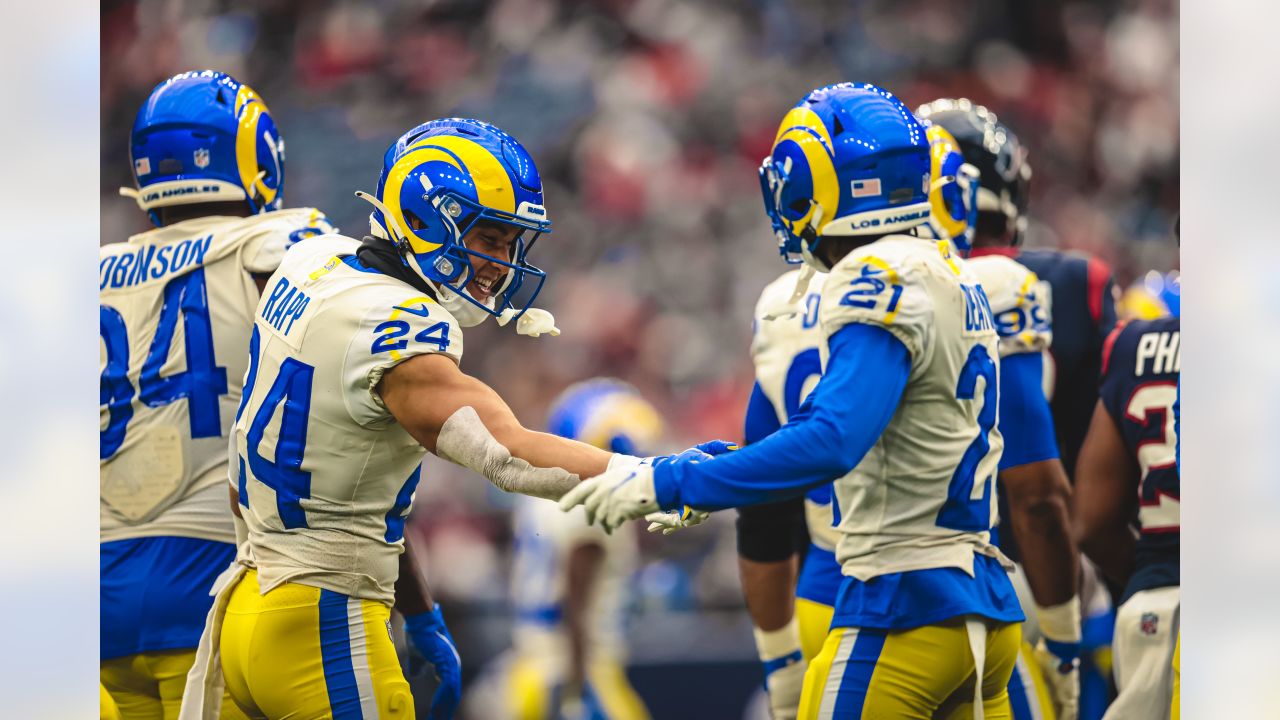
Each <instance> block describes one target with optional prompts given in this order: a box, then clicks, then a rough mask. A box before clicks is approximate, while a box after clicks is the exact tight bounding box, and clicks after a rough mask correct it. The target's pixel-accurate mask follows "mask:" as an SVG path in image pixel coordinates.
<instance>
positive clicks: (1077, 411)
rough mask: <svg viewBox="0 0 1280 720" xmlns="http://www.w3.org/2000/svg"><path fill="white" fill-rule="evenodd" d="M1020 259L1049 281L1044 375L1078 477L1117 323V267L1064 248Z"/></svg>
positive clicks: (1068, 461) (1064, 453)
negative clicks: (1105, 348) (1106, 346)
mask: <svg viewBox="0 0 1280 720" xmlns="http://www.w3.org/2000/svg"><path fill="white" fill-rule="evenodd" d="M1014 259H1016V260H1017V261H1018V262H1020V263H1022V264H1023V265H1025V266H1027V269H1029V270H1031V272H1033V273H1035V274H1036V275H1037V276H1038V277H1039V278H1040V279H1041V280H1043V281H1045V282H1047V283H1049V288H1050V292H1049V295H1050V297H1049V314H1050V316H1051V317H1052V318H1053V346H1052V347H1051V348H1050V349H1049V353H1050V355H1051V357H1052V362H1051V363H1049V362H1047V363H1045V369H1044V374H1045V378H1046V379H1047V380H1048V381H1049V382H1050V383H1051V385H1050V388H1051V389H1052V395H1050V397H1049V406H1050V408H1051V409H1052V410H1053V423H1054V430H1055V432H1056V433H1057V435H1058V451H1059V453H1060V457H1061V459H1062V465H1063V467H1065V468H1066V470H1067V476H1068V477H1070V478H1074V477H1075V470H1076V456H1077V455H1079V454H1080V446H1081V445H1082V444H1083V443H1084V436H1085V433H1086V432H1088V430H1089V421H1090V419H1091V418H1092V417H1093V407H1094V405H1096V404H1097V398H1098V378H1099V377H1100V376H1101V374H1102V345H1103V343H1104V342H1105V341H1106V338H1107V335H1109V334H1110V333H1111V330H1112V328H1114V327H1115V324H1116V307H1115V283H1114V282H1113V280H1112V278H1111V268H1109V267H1107V265H1106V263H1104V262H1102V261H1101V260H1099V259H1097V258H1095V257H1092V256H1089V255H1085V254H1083V253H1069V252H1063V251H1061V250H1024V251H1022V252H1020V253H1019V254H1017V255H1015V256H1014Z"/></svg>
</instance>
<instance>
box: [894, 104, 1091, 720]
mask: <svg viewBox="0 0 1280 720" xmlns="http://www.w3.org/2000/svg"><path fill="white" fill-rule="evenodd" d="M916 113H917V114H918V115H919V116H920V117H922V118H924V119H925V120H926V121H927V122H929V123H931V124H934V125H938V126H941V127H944V128H946V129H947V130H948V131H949V132H950V133H951V134H952V136H953V137H955V139H956V140H957V142H958V144H959V145H960V148H961V152H963V153H964V156H965V159H966V160H967V161H968V162H970V163H971V164H973V165H974V166H975V167H977V168H978V169H979V171H980V175H981V177H980V187H979V189H978V196H977V204H978V218H977V224H976V228H975V233H974V235H973V249H972V251H971V252H970V259H971V260H974V261H977V264H976V267H978V268H981V267H982V265H981V263H983V262H987V261H985V260H978V259H979V258H985V257H989V256H1005V257H1007V258H1011V259H1014V260H1016V261H1017V262H1018V264H1020V265H1021V266H1023V267H1025V268H1026V269H1027V270H1030V271H1031V272H1032V274H1033V275H1034V276H1035V277H1036V280H1035V281H1033V282H1032V283H1031V284H1030V285H1028V288H1027V290H1028V292H1030V293H1031V294H1033V295H1034V296H1036V297H1037V300H1038V302H1039V305H1040V307H1041V308H1042V309H1043V311H1044V314H1045V316H1046V317H1047V316H1048V315H1052V322H1051V330H1052V345H1051V346H1050V347H1049V348H1048V352H1044V353H1041V354H1042V356H1043V358H1044V367H1043V374H1044V377H1045V383H1044V384H1045V388H1046V392H1047V394H1048V395H1049V398H1050V408H1051V410H1052V412H1053V423H1054V429H1055V432H1056V435H1057V445H1058V458H1059V460H1060V461H1061V463H1062V466H1063V469H1064V470H1065V471H1066V473H1067V479H1068V481H1070V479H1071V477H1072V471H1073V468H1074V467H1075V459H1076V455H1077V453H1078V452H1079V448H1080V443H1081V441H1082V440H1083V438H1084V434H1085V431H1086V429H1087V426H1088V422H1089V420H1088V418H1089V416H1090V413H1091V412H1092V406H1093V403H1094V401H1095V400H1096V399H1097V384H1098V373H1099V368H1100V357H1101V348H1102V344H1103V341H1104V340H1105V338H1106V336H1107V333H1109V332H1110V330H1111V328H1112V327H1114V325H1115V321H1116V311H1115V295H1116V292H1115V286H1114V283H1113V282H1112V279H1111V271H1110V269H1109V268H1108V267H1107V266H1106V265H1105V264H1104V263H1102V262H1101V261H1100V260H1098V259H1097V258H1093V257H1090V256H1088V255H1085V254H1083V253H1074V252H1073V253H1067V252H1062V251H1058V250H1023V249H1022V248H1021V247H1020V244H1021V242H1022V239H1023V236H1024V235H1025V228H1026V225H1027V223H1028V217H1027V206H1028V201H1029V197H1030V196H1029V189H1030V181H1031V166H1030V164H1029V162H1028V160H1027V152H1026V148H1025V146H1023V145H1022V144H1021V142H1020V141H1019V139H1018V137H1017V135H1016V134H1015V133H1014V132H1013V130H1012V129H1010V128H1009V127H1008V126H1007V125H1005V124H1004V123H1002V122H1000V120H999V119H998V118H997V117H996V116H995V114H994V113H992V112H990V111H989V110H988V109H987V108H985V107H983V106H981V105H975V104H974V103H972V102H970V101H969V100H966V99H963V98H961V99H958V100H957V99H945V98H944V99H939V100H935V101H933V102H931V103H928V104H926V105H922V106H920V107H919V108H917V110H916ZM971 264H973V263H971ZM978 271H979V272H981V270H978ZM998 314H999V312H998ZM1007 317H1009V318H1010V319H1014V318H1015V317H1016V313H1011V314H1010V315H1009V316H1007ZM1024 362H1029V360H1026V361H1024ZM1002 417H1003V414H1002ZM1044 467H1045V466H1041V469H1044ZM1045 477H1046V480H1047V476H1045ZM1058 486H1059V483H1057V482H1056V481H1055V482H1053V483H1051V484H1048V485H1042V486H1041V489H1048V488H1054V489H1053V490H1052V492H1051V495H1050V497H1049V498H1048V499H1050V500H1051V505H1052V506H1056V505H1057V504H1058V501H1057V500H1056V499H1054V498H1055V497H1060V496H1061V492H1062V491H1061V489H1060V488H1059V487H1058ZM1028 487H1029V488H1030V489H1031V490H1032V491H1034V490H1035V488H1036V485H1029V486H1028ZM1013 489H1015V488H1012V487H1011V486H1010V483H1009V481H1008V480H1006V481H1005V482H1004V483H1002V485H1001V513H1002V515H1003V516H1006V517H1010V519H1011V520H1014V521H1015V523H1016V520H1017V517H1016V515H1017V514H1018V513H1015V512H1013V508H1010V507H1008V506H1007V503H1008V501H1009V500H1011V499H1012V498H1013V497H1014V495H1013V494H1012V493H1010V492H1007V490H1013ZM1019 494H1021V495H1023V499H1024V500H1032V501H1034V500H1035V499H1036V498H1035V495H1032V496H1031V497H1027V496H1026V495H1025V494H1024V493H1019ZM1044 497H1045V496H1043V495H1041V498H1044ZM1037 504H1040V503H1037ZM1040 505H1041V507H1049V506H1048V505H1043V504H1040ZM1059 512H1060V511H1058V510H1056V509H1055V510H1053V514H1054V515H1055V516H1056V515H1057V514H1058V513H1059ZM1029 527H1030V528H1034V529H1036V530H1038V531H1039V532H1041V533H1042V534H1043V533H1050V534H1053V535H1055V536H1056V535H1057V534H1058V531H1057V530H1056V529H1053V528H1055V527H1056V523H1054V526H1053V527H1050V526H1046V525H1044V524H1042V523H1039V522H1036V523H1033V524H1031V525H1030V526H1029ZM1010 530H1015V528H1010ZM1026 532H1027V531H1026V530H1020V531H1016V532H1004V533H1002V534H1001V535H1000V538H999V539H1000V545H1001V549H1002V550H1004V551H1005V552H1006V553H1008V554H1009V556H1010V557H1012V558H1014V559H1015V560H1023V559H1025V558H1023V553H1022V551H1021V548H1020V540H1021V535H1023V534H1026ZM1062 539H1064V538H1059V540H1062ZM1067 540H1068V542H1069V539H1067ZM1050 547H1058V548H1059V549H1061V548H1062V544H1061V543H1060V542H1055V543H1053V544H1052V545H1051V546H1050ZM1064 552H1065V551H1064ZM1060 560H1062V561H1065V554H1064V555H1063V556H1062V557H1061V558H1060ZM1042 562H1043V559H1042V560H1041V561H1038V562H1031V563H1028V564H1030V565H1039V564H1041V563H1042ZM1080 565H1081V569H1082V571H1083V579H1082V582H1080V583H1079V586H1080V593H1079V594H1080V600H1079V601H1078V602H1079V605H1080V606H1081V607H1082V608H1083V615H1084V621H1083V624H1081V623H1078V622H1077V623H1072V624H1071V625H1067V624H1066V623H1065V612H1061V613H1059V615H1061V619H1062V620H1063V623H1058V622H1054V620H1052V619H1049V620H1048V625H1047V627H1048V628H1049V633H1051V634H1050V635H1049V636H1046V637H1045V639H1046V640H1049V641H1052V642H1051V644H1050V645H1048V646H1047V647H1052V648H1053V650H1054V653H1056V654H1057V655H1058V656H1059V657H1060V658H1061V659H1062V661H1063V663H1062V664H1061V665H1059V669H1062V670H1067V672H1064V673H1054V672H1046V673H1045V674H1044V679H1045V680H1048V681H1050V684H1051V685H1053V687H1054V689H1055V690H1056V694H1059V695H1060V694H1061V693H1062V692H1068V691H1069V689H1070V687H1071V686H1072V685H1074V684H1075V682H1074V679H1073V677H1072V676H1073V675H1075V673H1072V672H1070V671H1069V667H1070V666H1069V665H1068V661H1069V660H1071V656H1072V654H1073V652H1077V651H1076V650H1073V648H1076V647H1079V648H1081V649H1080V650H1078V653H1079V654H1080V656H1081V658H1082V659H1083V660H1084V661H1085V662H1084V663H1083V664H1082V668H1081V672H1080V673H1079V674H1080V675H1081V677H1080V680H1079V684H1080V685H1081V686H1082V687H1081V693H1082V697H1081V700H1080V705H1081V713H1082V716H1083V717H1087V718H1093V717H1099V716H1100V715H1101V712H1102V708H1103V707H1105V704H1106V701H1107V695H1108V689H1107V687H1106V680H1105V676H1106V675H1107V674H1108V671H1109V668H1108V667H1107V663H1108V662H1109V656H1110V654H1109V651H1108V648H1107V645H1108V644H1109V642H1110V627H1111V616H1112V612H1111V609H1110V599H1109V597H1108V596H1107V593H1106V592H1105V591H1104V590H1103V589H1102V588H1101V583H1099V582H1097V570H1096V569H1095V568H1094V567H1093V566H1092V565H1091V564H1090V563H1088V562H1081V563H1080ZM1058 567H1060V564H1059V565H1058ZM1029 572H1030V573H1032V574H1033V575H1034V574H1035V573H1037V572H1048V573H1049V574H1050V575H1051V576H1055V577H1062V575H1061V574H1060V573H1055V572H1054V571H1053V570H1051V569H1048V568H1045V569H1042V568H1035V567H1033V568H1030V570H1029ZM1018 579H1019V581H1020V583H1019V584H1020V585H1021V586H1023V587H1024V588H1025V585H1023V584H1022V583H1021V580H1022V579H1023V577H1022V576H1021V575H1020V576H1019V578H1018ZM1026 579H1027V580H1029V581H1030V584H1031V585H1032V588H1031V590H1030V593H1029V594H1030V595H1031V596H1034V598H1032V597H1026V596H1025V595H1024V600H1032V599H1034V600H1035V602H1034V603H1031V602H1028V603H1027V609H1028V610H1030V609H1031V605H1033V604H1034V605H1037V606H1040V607H1044V606H1045V603H1053V600H1052V599H1050V598H1057V597H1061V595H1060V593H1061V592H1063V586H1062V585H1060V584H1059V585H1057V587H1058V590H1053V589H1050V588H1046V587H1044V585H1043V583H1042V582H1040V581H1038V580H1037V579H1036V578H1035V577H1027V578H1026ZM1046 593H1047V594H1046ZM1073 602H1074V601H1073ZM1051 606H1052V605H1051ZM1030 614H1031V618H1032V621H1031V622H1028V624H1027V626H1026V627H1025V628H1024V634H1025V635H1026V636H1027V638H1028V639H1029V640H1030V641H1031V642H1033V643H1035V644H1036V646H1037V647H1039V646H1040V643H1039V642H1038V639H1039V637H1040V636H1041V634H1042V631H1043V630H1044V628H1042V627H1041V626H1040V623H1039V622H1038V621H1039V620H1040V619H1042V618H1041V615H1042V613H1040V612H1038V611H1037V612H1034V613H1030ZM1059 625H1061V627H1059ZM1076 628H1079V629H1078V630H1077V629H1076ZM1077 634H1078V635H1079V640H1078V641H1076V642H1075V643H1072V642H1070V641H1069V640H1067V638H1069V637H1072V636H1075V635H1077ZM1042 649H1043V648H1042ZM1037 655H1038V659H1039V660H1040V662H1041V664H1042V665H1045V666H1046V670H1048V669H1049V668H1047V665H1048V664H1049V663H1050V661H1051V660H1052V658H1051V657H1050V656H1048V655H1046V654H1044V653H1043V652H1040V653H1037ZM1074 664H1075V663H1071V665H1072V666H1073V665H1074ZM1024 666H1025V663H1024V664H1020V665H1019V671H1018V672H1021V670H1022V668H1023V667H1024ZM1033 674H1034V673H1033ZM1024 680H1025V678H1024ZM1023 684H1024V685H1025V686H1027V687H1029V684H1027V683H1025V682H1024V683H1023ZM1018 709H1019V708H1018V704H1017V703H1016V702H1015V712H1018ZM1028 709H1029V710H1030V711H1032V713H1033V712H1034V708H1030V707H1029V708H1028ZM1019 717H1034V714H1019Z"/></svg>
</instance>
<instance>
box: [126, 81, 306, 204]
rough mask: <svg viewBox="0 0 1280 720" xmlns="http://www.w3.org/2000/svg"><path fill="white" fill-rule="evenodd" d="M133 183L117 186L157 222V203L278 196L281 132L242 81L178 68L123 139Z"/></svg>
mask: <svg viewBox="0 0 1280 720" xmlns="http://www.w3.org/2000/svg"><path fill="white" fill-rule="evenodd" d="M129 154H130V156H131V158H132V160H133V179H134V182H135V184H136V185H137V189H136V190H134V189H131V188H121V193H122V194H124V195H129V196H131V197H133V198H134V199H135V200H136V201H137V203H138V207H140V208H142V209H143V210H144V211H146V213H147V214H148V216H150V218H151V222H153V223H155V224H156V225H157V226H158V225H160V219H159V214H158V213H157V212H156V208H160V207H164V206H167V205H186V204H193V203H205V202H228V201H243V202H246V203H248V204H249V209H250V210H251V211H252V212H254V213H261V212H267V211H269V210H278V209H280V208H281V207H282V206H283V204H284V139H283V138H282V137H281V136H280V132H279V130H278V129H277V128H276V123H275V120H273V119H272V117H271V113H270V112H269V111H268V110H267V106H266V103H264V102H263V100H262V98H261V97H260V96H259V95H258V94H257V93H256V92H254V91H253V89H252V88H250V87H249V86H248V85H245V84H244V83H241V82H239V81H238V80H236V79H235V78H233V77H231V76H230V75H227V74H226V73H220V72H215V71H213V70H203V71H199V72H185V73H181V74H178V75H174V76H173V77H171V78H169V79H168V80H165V81H164V82H162V83H160V84H159V85H157V86H156V88H155V89H154V90H152V91H151V96H150V97H148V98H147V101H146V102H145V103H143V105H142V109H140V110H139V111H138V116H137V118H135V119H134V122H133V133H132V135H131V136H130V141H129Z"/></svg>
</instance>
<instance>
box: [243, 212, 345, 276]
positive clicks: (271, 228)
mask: <svg viewBox="0 0 1280 720" xmlns="http://www.w3.org/2000/svg"><path fill="white" fill-rule="evenodd" d="M234 231H235V232H239V233H242V234H243V238H244V240H245V242H247V243H250V245H249V248H248V252H247V253H246V256H245V269H246V270H248V271H249V272H253V273H269V272H274V271H275V269H276V268H277V267H280V261H281V260H282V259H283V257H284V254H285V251H287V250H288V249H289V248H291V247H293V246H294V245H295V244H296V243H298V242H300V241H302V240H306V239H308V238H313V237H317V236H320V235H328V234H331V233H335V232H337V228H335V227H334V226H333V225H332V224H331V223H330V222H329V219H328V218H327V217H325V214H324V213H322V212H320V211H319V210H317V209H315V208H287V209H284V210H276V211H273V212H268V213H262V214H261V215H253V216H250V217H247V218H245V219H244V220H242V221H241V222H240V224H239V225H238V226H237V227H236V228H234Z"/></svg>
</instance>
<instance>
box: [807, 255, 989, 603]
mask: <svg viewBox="0 0 1280 720" xmlns="http://www.w3.org/2000/svg"><path fill="white" fill-rule="evenodd" d="M819 318H820V321H821V324H822V330H823V333H824V334H825V335H826V336H827V337H828V338H829V337H830V336H831V335H833V334H834V333H836V332H837V331H839V330H840V329H841V328H842V327H844V326H845V325H848V324H849V323H855V322H857V323H867V324H869V325H875V326H877V327H881V328H884V329H885V330H888V331H889V332H890V333H893V335H894V336H895V337H897V338H898V339H899V340H901V341H902V342H903V344H904V345H906V347H907V350H908V352H909V353H910V356H911V371H910V376H909V379H908V381H907V385H906V388H905V389H904V391H903V394H902V399H901V402H900V403H899V405H898V409H897V411H896V412H895V413H894V415H893V418H892V419H891V420H890V421H889V425H888V426H887V427H886V428H885V431H884V432H883V433H882V434H881V435H880V438H879V439H878V440H877V441H876V443H875V445H874V446H872V448H871V450H870V451H869V452H868V453H867V454H866V456H865V457H864V458H863V459H862V462H860V463H859V464H858V466H857V467H856V468H854V469H853V470H852V471H850V472H849V473H848V474H847V475H845V476H843V477H841V478H839V479H837V480H836V482H835V494H836V500H837V502H839V503H840V511H841V519H840V524H839V530H840V542H839V544H838V545H837V547H836V557H837V559H838V560H839V561H840V563H841V566H842V572H843V573H844V574H845V575H852V576H854V577H856V578H858V579H859V580H864V581H865V580H867V579H869V578H872V577H875V576H877V575H883V574H886V573H895V572H907V571H911V570H922V569H928V568H938V567H957V568H960V569H962V570H964V571H966V572H968V573H969V574H970V575H972V574H973V555H974V553H975V552H979V553H982V554H986V555H991V556H993V557H997V558H1001V559H1003V556H1001V555H1000V553H999V551H998V550H997V549H995V547H994V546H992V545H991V543H990V530H991V528H992V527H993V526H995V524H996V522H997V520H998V517H997V511H996V492H995V481H996V469H997V466H998V464H999V460H1000V453H1001V451H1002V449H1003V447H1004V441H1003V439H1002V438H1001V436H1000V431H999V429H998V428H997V427H996V419H997V415H998V408H999V404H998V392H999V390H998V388H999V384H998V375H999V350H998V347H997V346H998V342H997V336H996V330H995V322H994V319H993V318H992V315H991V308H990V305H989V304H988V302H987V299H986V296H985V294H984V292H983V289H982V286H981V285H980V284H979V283H978V279H977V277H976V276H975V275H974V273H973V272H972V271H971V270H969V269H968V267H967V265H966V264H965V262H964V261H963V260H961V259H960V258H959V257H958V256H956V255H955V254H954V253H953V252H952V247H951V244H950V243H949V242H946V241H942V242H935V241H932V240H925V239H923V238H917V237H913V236H907V235H891V236H888V237H885V238H881V239H879V240H877V241H875V242H872V243H870V244H868V245H865V246H863V247H860V248H858V249H856V250H854V251H853V252H851V253H849V254H848V255H846V256H845V257H844V258H843V259H841V260H840V262H839V263H837V264H836V266H835V267H834V268H833V269H832V271H831V273H830V274H829V275H828V276H827V279H826V282H825V283H824V285H823V289H822V301H821V306H820V309H819ZM827 351H828V348H827V345H826V344H825V343H824V344H823V345H822V353H823V356H824V357H823V366H824V367H825V366H826V353H827Z"/></svg>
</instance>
